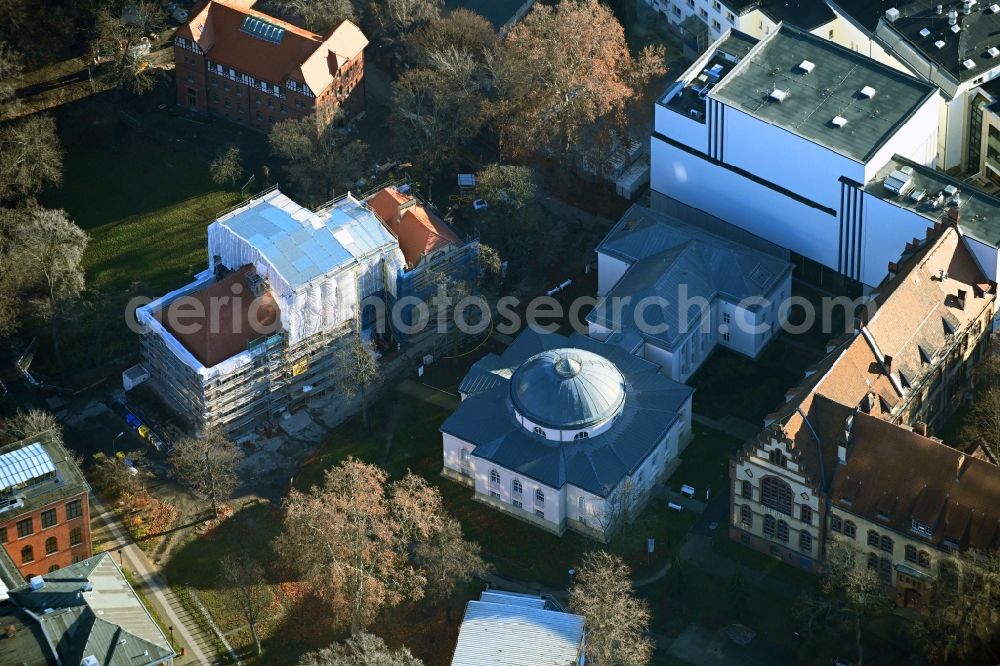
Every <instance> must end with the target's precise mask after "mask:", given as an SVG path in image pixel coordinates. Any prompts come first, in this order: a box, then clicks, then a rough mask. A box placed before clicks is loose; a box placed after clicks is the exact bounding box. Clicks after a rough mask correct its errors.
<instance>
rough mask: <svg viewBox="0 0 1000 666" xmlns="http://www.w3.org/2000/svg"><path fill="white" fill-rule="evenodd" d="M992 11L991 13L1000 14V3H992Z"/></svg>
mask: <svg viewBox="0 0 1000 666" xmlns="http://www.w3.org/2000/svg"><path fill="white" fill-rule="evenodd" d="M990 13H991V14H1000V5H998V4H997V3H995V2H994V3H993V4H992V5H990Z"/></svg>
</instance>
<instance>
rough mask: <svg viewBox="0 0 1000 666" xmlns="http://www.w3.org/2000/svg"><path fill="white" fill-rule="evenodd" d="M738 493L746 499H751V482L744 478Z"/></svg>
mask: <svg viewBox="0 0 1000 666" xmlns="http://www.w3.org/2000/svg"><path fill="white" fill-rule="evenodd" d="M740 494H741V495H743V497H746V498H747V499H753V484H752V483H750V482H749V481H747V480H746V479H744V480H743V488H742V491H741V493H740Z"/></svg>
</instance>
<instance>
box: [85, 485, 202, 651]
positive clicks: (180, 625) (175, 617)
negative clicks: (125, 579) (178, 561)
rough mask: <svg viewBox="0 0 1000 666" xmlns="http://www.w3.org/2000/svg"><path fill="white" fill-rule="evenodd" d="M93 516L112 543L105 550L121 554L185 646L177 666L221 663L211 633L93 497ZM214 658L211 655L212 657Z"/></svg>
mask: <svg viewBox="0 0 1000 666" xmlns="http://www.w3.org/2000/svg"><path fill="white" fill-rule="evenodd" d="M90 515H91V519H92V521H100V523H102V524H103V530H101V528H100V526H96V527H95V530H94V531H95V532H96V531H104V532H105V533H106V534H108V535H109V540H108V541H107V542H106V543H105V544H104V549H105V550H107V551H109V552H113V553H114V552H117V553H120V557H121V562H122V564H123V565H124V566H125V567H126V568H127V569H129V570H130V571H133V572H135V581H136V587H137V588H139V589H140V590H141V591H142V592H143V594H144V595H145V596H146V599H148V600H149V601H150V603H152V604H153V605H154V606H156V608H155V610H156V612H157V614H158V615H159V616H160V617H161V618H163V621H164V622H166V623H167V624H168V625H170V626H172V627H173V628H174V642H175V643H176V644H177V646H178V648H179V647H183V648H184V652H185V655H184V656H183V657H179V658H178V659H176V660H175V662H174V663H176V664H179V665H180V664H213V663H217V659H216V658H215V656H214V655H215V652H216V649H215V647H214V642H213V637H212V635H211V633H209V632H207V631H205V630H204V629H203V628H202V626H201V625H200V623H199V622H198V621H197V619H196V618H194V617H192V616H191V614H190V613H189V612H188V611H187V610H186V609H185V608H184V606H183V605H182V604H181V603H180V600H179V599H177V597H176V595H174V593H173V592H172V591H171V590H170V588H169V587H168V586H167V585H166V583H165V582H164V581H163V578H162V576H160V575H159V573H158V572H156V571H155V567H154V565H152V564H151V563H150V562H149V559H147V557H146V554H145V553H144V552H143V551H142V549H141V548H139V546H137V545H136V544H135V542H134V541H132V539H131V538H130V537H129V536H128V534H127V533H126V532H125V529H124V527H123V526H122V524H121V523H120V522H119V521H118V518H117V516H115V514H114V513H113V512H111V511H110V510H109V509H107V508H106V507H105V506H104V504H103V503H102V502H101V501H100V500H99V499H98V498H97V497H96V496H95V495H93V494H91V495H90ZM209 655H211V656H209Z"/></svg>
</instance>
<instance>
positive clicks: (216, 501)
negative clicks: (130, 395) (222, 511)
mask: <svg viewBox="0 0 1000 666" xmlns="http://www.w3.org/2000/svg"><path fill="white" fill-rule="evenodd" d="M242 460H243V452H242V451H241V450H240V448H239V447H238V446H236V445H235V444H233V443H232V442H230V441H229V440H228V439H226V436H225V435H224V434H223V433H222V432H221V431H219V430H211V431H209V432H208V433H206V434H205V436H204V437H188V438H186V439H182V440H181V441H179V442H177V444H176V447H175V448H174V451H173V453H171V454H170V468H171V470H172V471H173V473H174V475H175V476H176V477H177V478H178V479H179V480H180V481H181V482H182V483H184V484H185V485H187V486H189V487H190V488H191V490H193V491H194V492H196V493H198V494H199V495H201V496H203V497H205V498H207V499H208V500H209V501H210V502H211V503H212V513H213V514H214V515H215V516H216V517H218V516H219V505H220V503H222V502H224V501H226V500H227V499H229V498H230V497H232V495H233V491H235V490H236V486H237V485H238V483H239V466H240V461H242Z"/></svg>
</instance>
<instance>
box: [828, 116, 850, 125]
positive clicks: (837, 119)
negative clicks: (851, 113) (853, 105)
mask: <svg viewBox="0 0 1000 666" xmlns="http://www.w3.org/2000/svg"><path fill="white" fill-rule="evenodd" d="M830 122H832V123H833V126H834V127H843V126H844V125H846V124H847V118H845V117H844V116H834V117H833V120H831V121H830Z"/></svg>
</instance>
